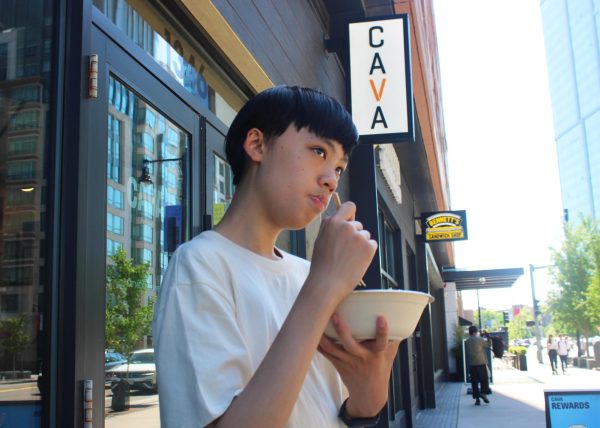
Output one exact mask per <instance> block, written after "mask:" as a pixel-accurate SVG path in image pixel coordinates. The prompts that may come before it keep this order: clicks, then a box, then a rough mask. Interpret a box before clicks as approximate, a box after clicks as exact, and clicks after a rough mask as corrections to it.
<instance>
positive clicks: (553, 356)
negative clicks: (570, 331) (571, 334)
mask: <svg viewBox="0 0 600 428" xmlns="http://www.w3.org/2000/svg"><path fill="white" fill-rule="evenodd" d="M546 350H547V351H548V358H550V366H551V367H552V374H558V358H557V356H558V342H557V341H556V339H555V338H554V336H552V335H551V334H550V335H548V342H547V343H546Z"/></svg>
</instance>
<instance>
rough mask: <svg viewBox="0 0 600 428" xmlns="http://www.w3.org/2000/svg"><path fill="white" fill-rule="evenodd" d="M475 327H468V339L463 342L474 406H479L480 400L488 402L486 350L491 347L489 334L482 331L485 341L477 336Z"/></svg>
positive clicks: (488, 387)
mask: <svg viewBox="0 0 600 428" xmlns="http://www.w3.org/2000/svg"><path fill="white" fill-rule="evenodd" d="M477 332H478V330H477V326H474V325H472V326H470V327H469V338H468V339H467V340H466V341H465V353H466V357H467V361H468V362H469V373H470V375H471V389H472V393H473V398H474V399H475V405H476V406H479V405H481V401H480V400H479V399H480V398H481V399H482V400H483V401H484V402H485V403H488V404H489V402H490V400H489V399H488V397H487V394H490V393H491V391H490V381H489V377H488V366H487V362H488V358H487V355H486V349H489V348H490V347H491V346H492V342H491V339H490V336H489V334H487V333H486V332H485V330H484V331H483V335H484V336H485V339H484V338H483V337H481V336H479V335H478V334H477Z"/></svg>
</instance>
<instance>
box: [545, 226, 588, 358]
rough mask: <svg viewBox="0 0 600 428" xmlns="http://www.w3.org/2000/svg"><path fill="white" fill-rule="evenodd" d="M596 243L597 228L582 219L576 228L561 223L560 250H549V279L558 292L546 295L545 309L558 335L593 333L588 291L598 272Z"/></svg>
mask: <svg viewBox="0 0 600 428" xmlns="http://www.w3.org/2000/svg"><path fill="white" fill-rule="evenodd" d="M598 239H599V238H598V224H597V223H596V222H594V221H593V220H591V219H584V218H582V219H581V221H580V222H579V223H578V224H576V225H572V224H570V223H565V225H564V239H563V242H562V244H561V247H560V248H559V249H558V250H556V249H552V261H553V264H554V267H552V268H551V269H550V275H551V277H552V278H553V281H554V282H555V283H556V285H557V286H558V289H556V290H552V291H551V292H550V293H548V307H549V309H550V311H551V314H552V323H553V324H554V326H555V327H556V329H557V330H558V331H575V332H577V334H578V335H579V334H580V333H582V334H583V335H585V336H586V337H589V336H590V333H592V332H593V331H594V330H595V329H594V321H593V307H594V306H595V301H594V292H593V291H594V287H593V286H592V287H591V299H590V292H588V289H589V288H590V285H592V284H593V278H594V276H595V275H594V272H595V271H597V269H598V268H597V267H595V265H596V261H595V260H594V255H593V254H594V249H593V247H594V246H595V245H597V241H598ZM596 276H597V275H596ZM590 315H592V316H590ZM586 352H589V350H586Z"/></svg>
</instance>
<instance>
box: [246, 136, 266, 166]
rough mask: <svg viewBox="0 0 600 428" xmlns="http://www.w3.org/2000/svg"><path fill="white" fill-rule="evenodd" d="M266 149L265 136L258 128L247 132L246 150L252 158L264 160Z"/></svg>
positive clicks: (257, 160) (258, 160) (256, 160)
mask: <svg viewBox="0 0 600 428" xmlns="http://www.w3.org/2000/svg"><path fill="white" fill-rule="evenodd" d="M264 149H265V136H264V134H263V132H262V131H261V130H260V129H258V128H252V129H250V130H249V131H248V132H247V133H246V139H245V140H244V150H245V151H246V154H247V155H248V157H249V158H250V159H252V160H253V161H255V162H260V161H261V160H262V157H263V154H264Z"/></svg>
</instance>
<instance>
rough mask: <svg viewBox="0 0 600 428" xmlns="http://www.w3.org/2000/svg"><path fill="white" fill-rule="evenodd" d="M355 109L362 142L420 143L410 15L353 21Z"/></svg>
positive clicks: (352, 92)
mask: <svg viewBox="0 0 600 428" xmlns="http://www.w3.org/2000/svg"><path fill="white" fill-rule="evenodd" d="M348 31H349V41H350V109H351V111H352V119H353V120H354V123H355V124H356V127H357V128H358V132H359V134H360V137H361V141H363V142H369V143H398V142H401V141H414V138H415V137H414V124H413V122H414V120H413V104H412V80H411V75H410V42H409V39H408V16H407V15H406V14H404V15H397V16H394V17H392V18H387V19H381V18H378V19H377V20H372V21H361V22H353V23H350V24H349V30H348Z"/></svg>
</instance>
